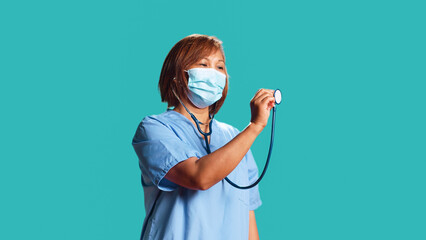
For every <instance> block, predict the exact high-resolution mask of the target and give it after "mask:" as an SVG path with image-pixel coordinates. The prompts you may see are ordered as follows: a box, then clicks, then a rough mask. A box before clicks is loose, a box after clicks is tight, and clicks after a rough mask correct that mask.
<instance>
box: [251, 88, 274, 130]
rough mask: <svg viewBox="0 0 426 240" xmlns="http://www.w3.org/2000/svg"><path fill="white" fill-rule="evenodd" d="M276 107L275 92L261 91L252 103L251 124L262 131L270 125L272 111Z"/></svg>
mask: <svg viewBox="0 0 426 240" xmlns="http://www.w3.org/2000/svg"><path fill="white" fill-rule="evenodd" d="M274 106H275V98H274V90H270V89H259V90H258V91H257V93H256V94H255V95H254V97H253V98H252V99H251V101H250V108H251V120H250V122H251V123H252V124H254V125H256V126H258V127H260V129H261V130H263V128H264V127H265V126H266V124H267V123H268V118H269V115H270V113H271V109H272V108H273V107H274Z"/></svg>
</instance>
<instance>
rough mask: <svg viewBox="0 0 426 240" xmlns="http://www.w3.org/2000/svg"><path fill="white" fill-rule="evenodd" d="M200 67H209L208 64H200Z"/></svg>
mask: <svg viewBox="0 0 426 240" xmlns="http://www.w3.org/2000/svg"><path fill="white" fill-rule="evenodd" d="M199 65H201V66H204V67H207V64H205V63H200V64H199Z"/></svg>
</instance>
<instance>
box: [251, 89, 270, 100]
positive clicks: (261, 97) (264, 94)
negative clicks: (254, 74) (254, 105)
mask: <svg viewBox="0 0 426 240" xmlns="http://www.w3.org/2000/svg"><path fill="white" fill-rule="evenodd" d="M268 96H270V97H273V94H272V93H270V92H268V91H264V92H263V93H262V94H261V95H259V96H258V97H257V98H256V99H254V102H261V101H262V100H263V99H264V98H265V97H268Z"/></svg>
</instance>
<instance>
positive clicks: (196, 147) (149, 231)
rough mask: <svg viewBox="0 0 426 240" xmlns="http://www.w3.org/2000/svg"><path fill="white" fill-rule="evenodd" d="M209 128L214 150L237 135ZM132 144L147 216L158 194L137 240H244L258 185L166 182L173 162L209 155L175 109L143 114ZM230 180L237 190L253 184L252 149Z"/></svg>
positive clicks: (222, 128)
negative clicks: (208, 185)
mask: <svg viewBox="0 0 426 240" xmlns="http://www.w3.org/2000/svg"><path fill="white" fill-rule="evenodd" d="M212 130H213V132H212V134H211V137H210V148H211V151H212V152H213V151H215V150H217V149H218V148H220V147H222V146H224V145H225V144H226V143H228V142H229V141H230V140H232V139H233V138H234V137H235V136H236V135H237V134H238V133H239V131H238V130H237V129H236V128H234V127H232V126H230V125H228V124H225V123H221V122H219V121H217V120H215V119H213V123H212ZM132 145H133V147H134V150H135V151H136V154H137V155H138V158H139V167H140V169H141V174H142V177H141V178H142V179H141V180H142V186H143V190H144V198H145V212H146V213H149V212H150V210H151V208H152V206H153V204H154V200H155V198H156V196H157V194H158V192H159V191H162V193H161V195H160V197H159V198H158V200H157V203H156V206H155V208H154V210H153V213H152V216H151V217H150V219H146V217H145V219H144V222H145V221H148V222H147V228H146V232H145V236H141V239H182V240H183V239H207V240H209V239H232V240H238V239H244V240H247V239H248V231H249V210H255V209H257V208H258V207H259V206H260V205H261V204H262V201H261V199H260V196H259V189H258V186H256V187H254V188H252V189H248V190H241V189H236V188H234V187H232V186H231V185H229V184H228V183H227V182H226V181H224V180H222V181H220V182H218V183H217V184H215V185H214V186H212V187H211V188H209V189H207V190H205V191H202V190H191V189H188V188H184V187H181V186H179V185H177V184H175V183H173V182H171V181H169V180H167V179H166V178H164V176H165V175H166V174H167V172H168V171H169V170H170V169H171V168H172V167H173V166H175V165H176V164H177V163H179V162H181V161H184V160H186V159H188V158H190V157H197V158H201V157H202V156H204V155H207V151H206V148H205V143H204V140H203V138H202V136H201V135H200V134H199V132H198V130H197V129H196V127H195V126H194V124H193V123H192V122H191V121H189V119H187V118H186V117H185V116H183V115H182V114H180V113H178V112H176V111H173V110H167V111H166V112H164V113H162V114H159V115H152V116H147V117H145V118H144V119H143V120H142V121H141V123H140V124H139V126H138V128H137V130H136V133H135V135H134V138H133V141H132ZM228 178H229V179H230V180H231V181H233V182H235V183H236V184H238V185H240V186H245V185H248V184H250V183H253V182H254V181H256V179H257V178H258V169H257V166H256V163H255V162H254V158H253V155H252V153H251V151H250V150H249V152H248V153H247V154H246V155H245V156H244V158H243V159H242V160H241V162H240V163H239V164H238V166H237V167H236V168H235V169H234V170H233V171H232V172H231V173H230V174H229V175H228Z"/></svg>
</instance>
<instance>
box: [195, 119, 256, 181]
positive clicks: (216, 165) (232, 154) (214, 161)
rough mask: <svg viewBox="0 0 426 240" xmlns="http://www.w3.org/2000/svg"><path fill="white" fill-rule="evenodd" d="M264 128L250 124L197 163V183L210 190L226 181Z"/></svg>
mask: <svg viewBox="0 0 426 240" xmlns="http://www.w3.org/2000/svg"><path fill="white" fill-rule="evenodd" d="M262 129H263V127H262V126H259V125H256V124H253V123H250V124H249V125H248V126H247V127H246V128H245V129H244V130H243V131H241V132H240V134H238V135H237V136H236V137H235V138H234V139H232V140H231V141H230V142H228V143H227V144H226V145H225V146H223V147H221V148H219V149H217V150H216V151H214V152H212V153H211V154H208V155H206V156H204V157H201V158H199V159H197V160H196V161H195V168H196V179H197V180H196V181H197V182H199V183H200V186H201V188H202V189H208V188H210V187H211V186H213V185H214V184H216V183H217V182H219V181H221V180H222V179H224V178H225V177H226V176H228V175H229V173H231V172H232V170H234V168H235V167H236V166H237V165H238V164H239V163H240V161H241V160H242V159H243V157H244V156H245V155H246V154H247V152H248V151H249V149H250V147H251V145H252V144H253V142H254V140H255V139H256V137H257V136H258V135H259V134H260V132H261V131H262Z"/></svg>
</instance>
